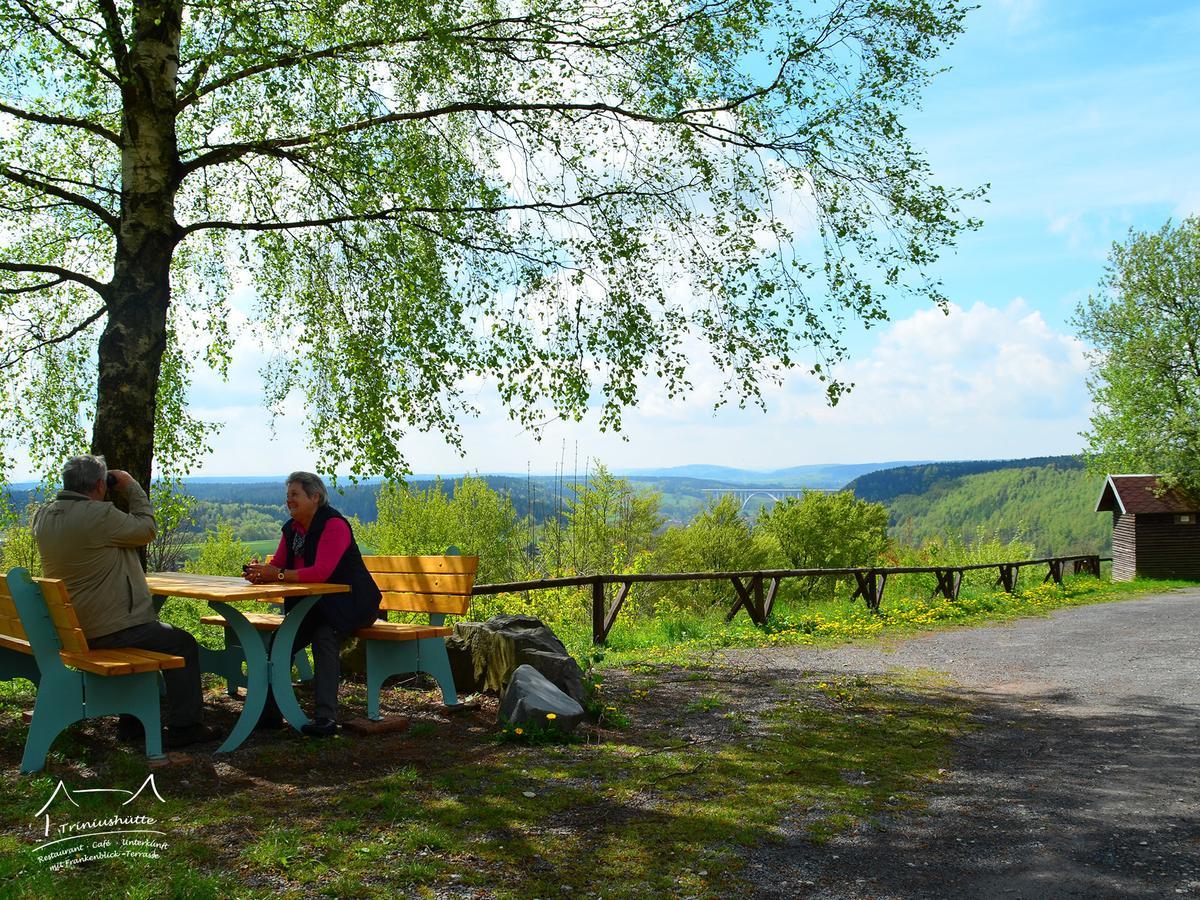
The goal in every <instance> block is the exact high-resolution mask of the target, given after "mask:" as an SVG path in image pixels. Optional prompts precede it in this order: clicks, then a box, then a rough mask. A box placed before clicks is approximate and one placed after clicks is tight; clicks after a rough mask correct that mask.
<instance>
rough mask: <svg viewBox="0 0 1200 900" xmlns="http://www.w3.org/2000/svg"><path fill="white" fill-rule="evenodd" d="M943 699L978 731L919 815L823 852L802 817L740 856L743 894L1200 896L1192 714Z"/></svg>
mask: <svg viewBox="0 0 1200 900" xmlns="http://www.w3.org/2000/svg"><path fill="white" fill-rule="evenodd" d="M806 674H813V673H806ZM816 674H819V673H816ZM840 674H844V672H843V673H840ZM763 677H767V678H771V677H774V678H784V677H787V676H786V674H785V673H783V672H776V673H763ZM792 677H795V673H794V672H793V673H792ZM950 693H951V694H952V695H953V696H957V697H961V698H963V699H965V700H966V701H967V702H968V703H969V704H970V706H971V707H972V708H973V710H974V714H973V716H972V719H973V721H974V724H975V725H976V728H975V729H974V730H973V731H971V732H970V733H969V734H968V735H967V736H966V737H965V738H962V739H960V740H959V741H958V743H957V746H956V755H955V759H954V762H953V763H952V765H951V767H950V768H949V769H948V770H947V772H946V773H945V780H944V781H943V782H942V783H941V784H939V785H937V786H936V787H935V788H934V790H933V792H932V794H931V796H930V798H929V806H928V809H927V810H926V811H924V812H918V813H908V814H904V815H902V816H897V817H885V818H878V819H875V820H872V821H868V822H865V823H861V824H860V825H859V826H857V827H855V828H854V829H853V830H851V831H850V832H848V833H844V834H842V835H839V836H836V837H835V838H833V839H832V840H830V841H829V842H828V843H827V844H825V845H822V846H816V845H814V844H813V843H812V841H811V840H810V839H809V838H808V837H807V835H806V834H805V832H804V830H803V828H802V827H801V826H802V821H801V819H800V818H797V819H796V820H793V821H789V822H786V823H785V824H784V832H785V834H786V838H785V839H784V840H783V841H782V842H780V843H772V844H767V845H764V846H762V847H760V848H759V849H757V850H755V851H752V852H751V854H750V859H749V869H750V871H749V874H750V875H751V880H752V881H753V882H755V883H757V884H759V885H760V888H759V889H758V890H757V892H756V896H758V897H763V898H775V897H778V898H784V897H788V898H791V897H814V898H826V897H839V898H842V897H845V898H858V897H863V898H866V897H873V898H892V897H895V898H901V897H903V898H914V897H939V898H940V897H1015V898H1041V897H1046V898H1050V897H1054V898H1070V897H1079V898H1083V897H1087V898H1096V897H1177V896H1188V895H1200V803H1198V801H1197V797H1198V789H1200V766H1198V763H1200V744H1198V738H1200V729H1198V727H1197V721H1198V716H1200V708H1197V707H1192V706H1180V705H1172V704H1167V703H1163V702H1161V701H1158V700H1155V699H1153V698H1147V697H1130V698H1127V705H1126V708H1125V710H1120V711H1113V710H1097V709H1094V708H1093V709H1089V708H1088V707H1087V706H1086V705H1085V704H1083V703H1081V702H1080V700H1079V698H1077V697H1075V696H1073V695H1072V694H1071V693H1070V692H1066V691H1053V692H1044V693H1033V694H1023V695H1021V696H1019V697H1014V696H1011V695H999V694H995V693H989V692H982V691H965V690H951V691H950Z"/></svg>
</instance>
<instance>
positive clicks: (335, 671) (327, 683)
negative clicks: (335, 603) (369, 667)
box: [292, 609, 342, 719]
mask: <svg viewBox="0 0 1200 900" xmlns="http://www.w3.org/2000/svg"><path fill="white" fill-rule="evenodd" d="M309 644H311V645H312V649H313V718H314V719H336V718H337V710H338V682H339V681H340V680H341V677H342V639H341V637H340V636H339V635H338V633H337V632H336V631H334V630H333V626H332V625H330V624H329V623H328V622H326V621H325V619H324V618H323V617H322V616H321V615H320V612H319V610H315V609H314V610H312V611H311V612H310V613H309V614H308V616H307V617H306V618H305V619H304V621H303V622H301V623H300V630H299V631H297V632H296V643H295V644H294V645H293V646H292V653H295V652H296V651H297V650H299V649H300V648H301V647H307V646H308V645H309Z"/></svg>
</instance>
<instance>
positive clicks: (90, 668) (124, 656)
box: [59, 647, 186, 676]
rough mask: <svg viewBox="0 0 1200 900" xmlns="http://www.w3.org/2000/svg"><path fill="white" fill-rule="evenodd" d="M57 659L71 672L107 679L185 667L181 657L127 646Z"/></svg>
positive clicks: (62, 656)
mask: <svg viewBox="0 0 1200 900" xmlns="http://www.w3.org/2000/svg"><path fill="white" fill-rule="evenodd" d="M59 656H60V657H61V658H62V661H63V662H64V663H66V664H67V665H68V666H70V667H71V668H72V669H79V670H80V671H82V672H92V673H94V674H96V675H110V676H111V675H131V674H133V673H134V672H161V671H163V670H164V669H182V668H183V667H184V665H185V664H186V663H185V660H184V658H183V657H182V656H172V655H170V654H169V653H159V652H157V651H155V650H135V649H133V648H131V647H123V648H120V649H114V650H89V651H88V652H87V653H70V652H68V651H66V650H63V651H62V652H61V653H59Z"/></svg>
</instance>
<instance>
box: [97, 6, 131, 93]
mask: <svg viewBox="0 0 1200 900" xmlns="http://www.w3.org/2000/svg"><path fill="white" fill-rule="evenodd" d="M96 5H97V6H98V7H100V15H102V16H103V17H104V36H105V37H107V38H108V47H109V49H110V50H111V51H112V55H113V62H115V63H116V64H117V71H118V72H124V71H125V69H126V67H127V63H128V61H129V48H128V47H126V46H125V35H124V33H123V32H122V31H121V14H120V13H119V12H118V11H117V5H116V3H114V2H113V0H96ZM113 81H115V82H116V83H117V85H118V86H119V87H120V88H121V93H122V94H124V93H125V86H124V85H122V84H121V80H120V79H119V78H113Z"/></svg>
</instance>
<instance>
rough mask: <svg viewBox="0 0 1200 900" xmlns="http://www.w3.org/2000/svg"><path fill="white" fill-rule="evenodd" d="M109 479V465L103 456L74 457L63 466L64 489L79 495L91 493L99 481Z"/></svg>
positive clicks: (85, 455) (86, 455)
mask: <svg viewBox="0 0 1200 900" xmlns="http://www.w3.org/2000/svg"><path fill="white" fill-rule="evenodd" d="M106 477H108V463H107V462H105V460H104V457H103V456H92V455H90V454H86V453H85V454H84V455H83V456H72V457H71V458H70V459H68V460H67V464H66V465H65V466H63V470H62V479H63V489H64V490H68V491H74V492H75V493H77V494H88V493H91V490H92V488H94V487H95V486H96V482H97V481H103V480H104V479H105V478H106Z"/></svg>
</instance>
